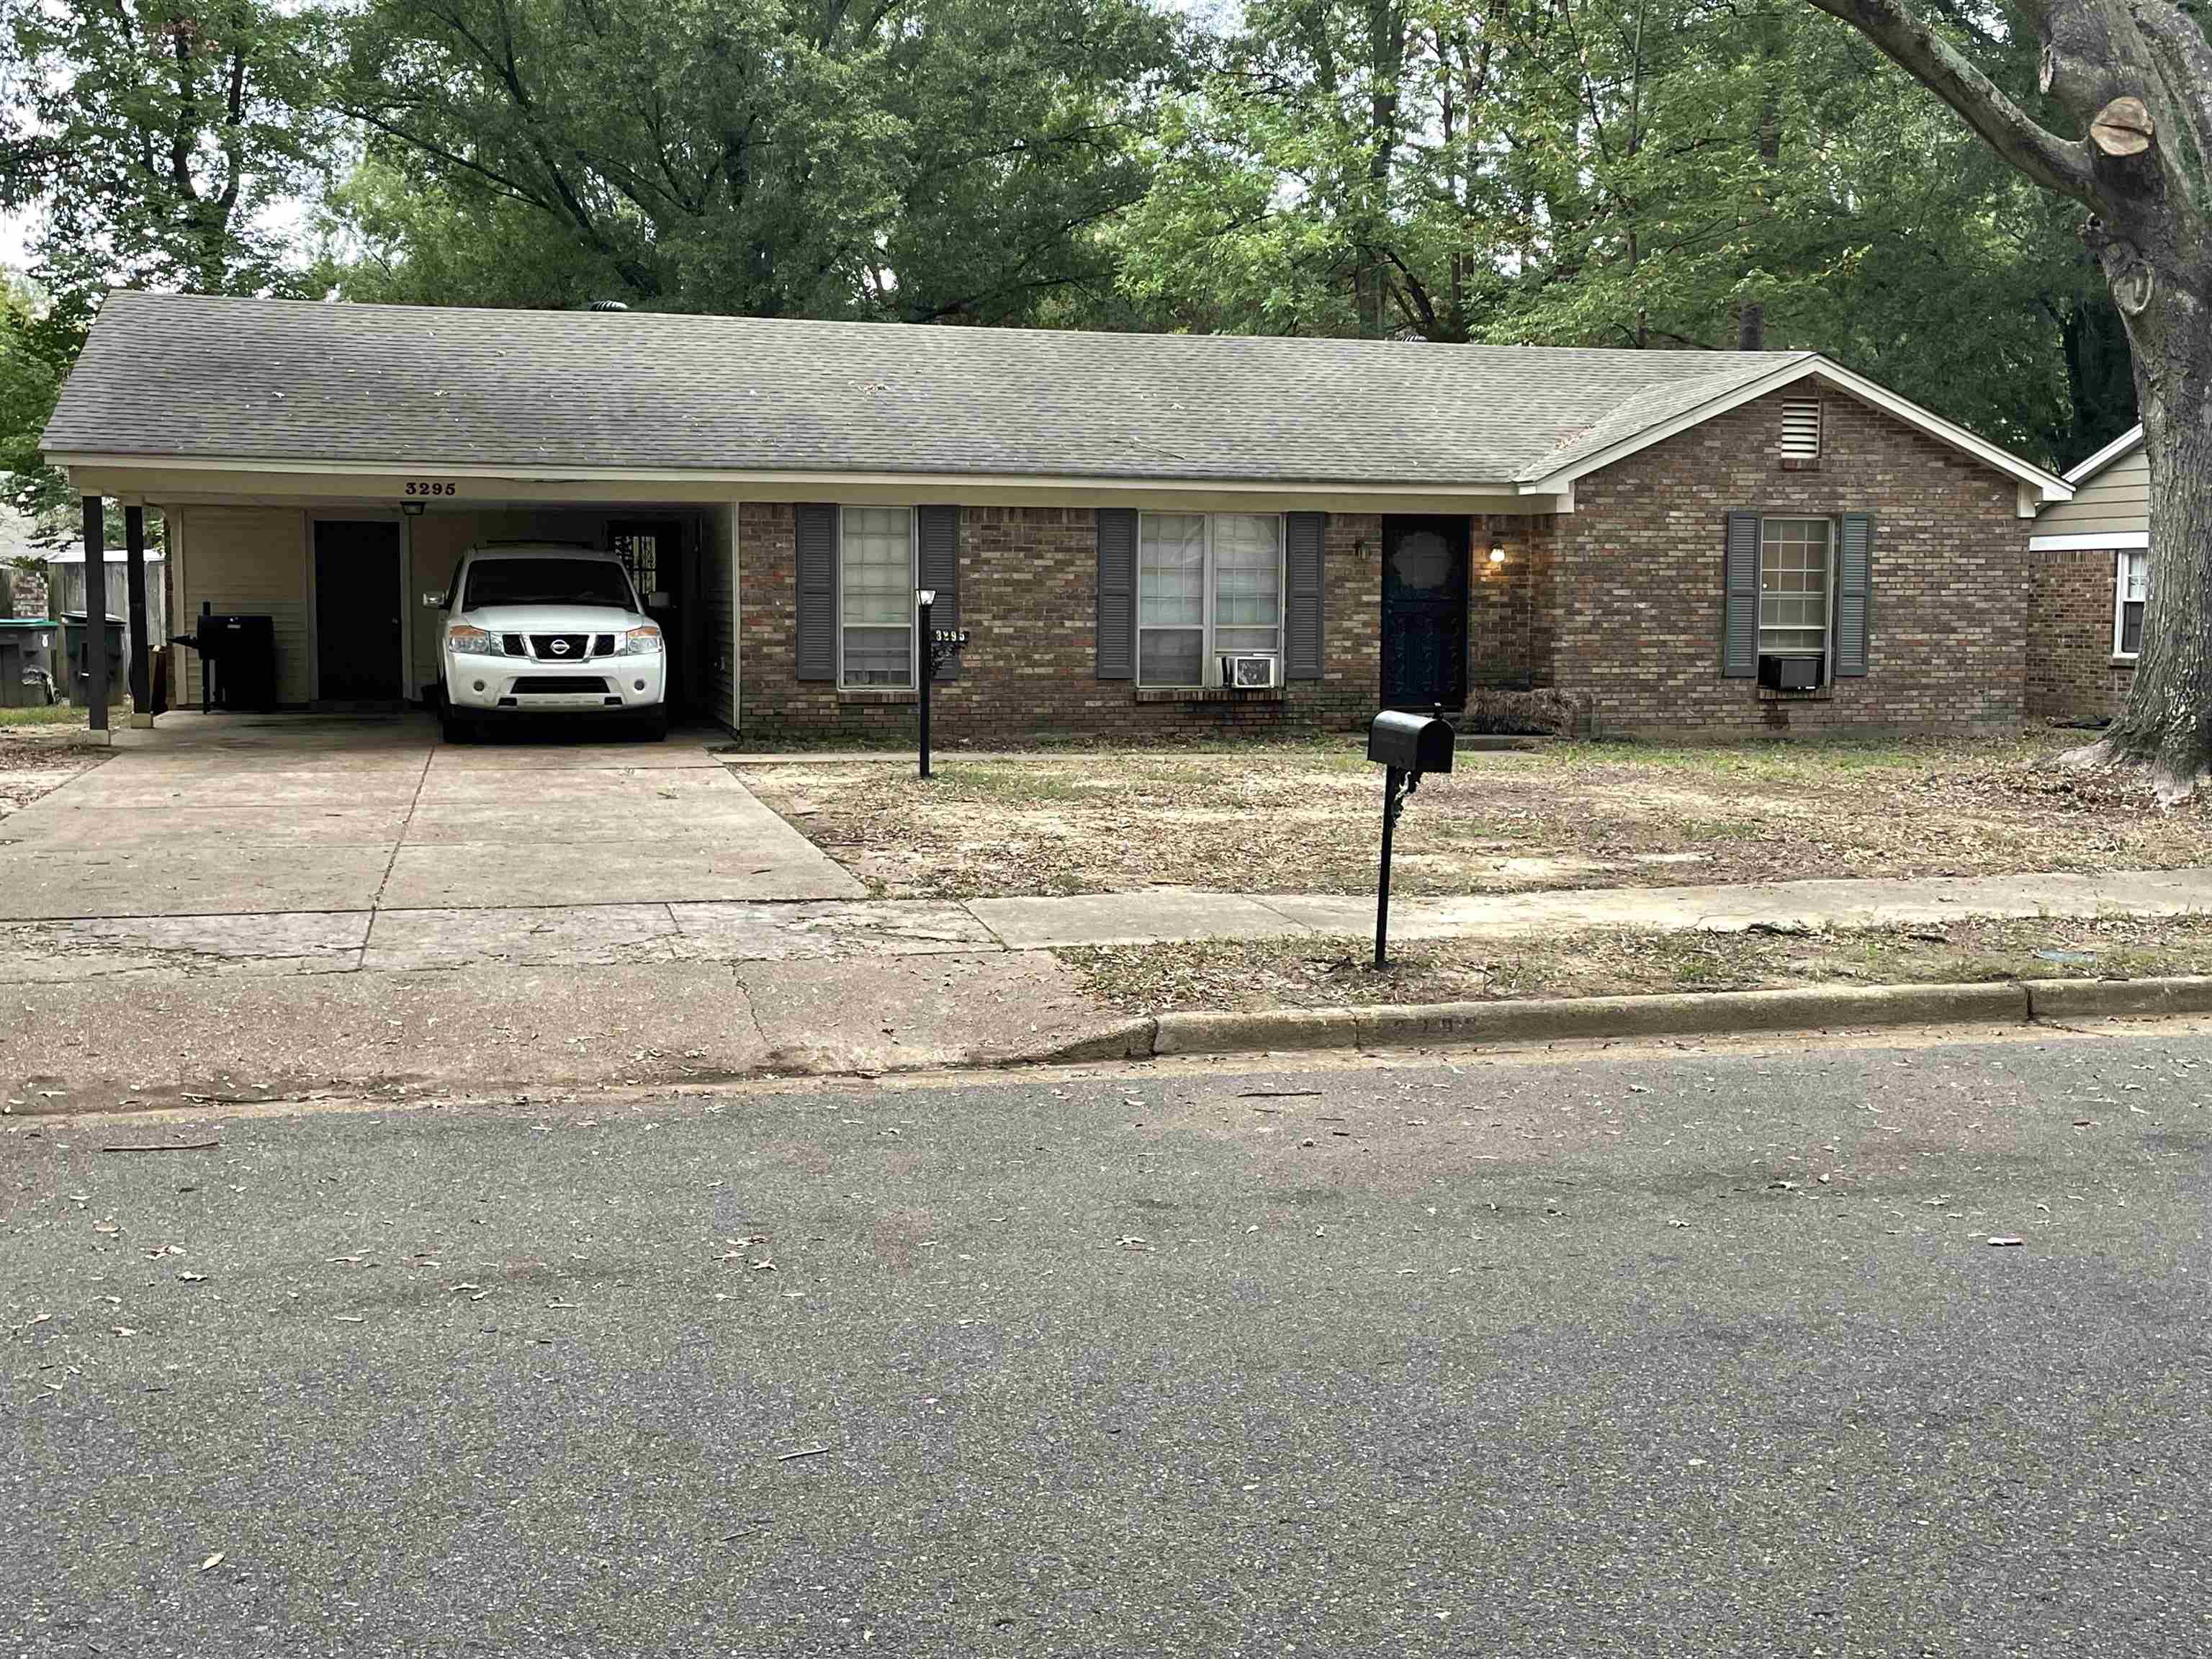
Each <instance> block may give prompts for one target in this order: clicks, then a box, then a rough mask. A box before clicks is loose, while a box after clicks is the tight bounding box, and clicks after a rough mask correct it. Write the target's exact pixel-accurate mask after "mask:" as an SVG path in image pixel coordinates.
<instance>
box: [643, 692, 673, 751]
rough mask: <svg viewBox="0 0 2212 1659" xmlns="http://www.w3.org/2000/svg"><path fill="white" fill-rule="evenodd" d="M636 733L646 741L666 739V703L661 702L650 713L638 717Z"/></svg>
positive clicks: (663, 741)
mask: <svg viewBox="0 0 2212 1659" xmlns="http://www.w3.org/2000/svg"><path fill="white" fill-rule="evenodd" d="M637 734H638V736H639V737H640V738H643V739H644V740H645V741H646V742H647V743H665V742H667V741H668V705H667V704H666V703H665V702H664V703H661V704H659V705H658V706H657V707H655V708H653V711H652V712H651V713H650V714H641V715H640V716H639V717H638V722H637Z"/></svg>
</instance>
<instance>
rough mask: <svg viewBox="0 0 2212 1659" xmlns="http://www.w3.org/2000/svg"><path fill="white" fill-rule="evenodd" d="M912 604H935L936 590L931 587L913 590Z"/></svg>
mask: <svg viewBox="0 0 2212 1659" xmlns="http://www.w3.org/2000/svg"><path fill="white" fill-rule="evenodd" d="M914 602H915V604H916V605H935V604H936V603H937V590H936V589H935V588H933V587H917V588H915V590H914Z"/></svg>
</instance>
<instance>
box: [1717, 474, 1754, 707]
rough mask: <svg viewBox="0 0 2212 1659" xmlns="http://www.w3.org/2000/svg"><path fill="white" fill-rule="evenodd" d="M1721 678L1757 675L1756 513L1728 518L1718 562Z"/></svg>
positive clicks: (1737, 514) (1732, 514) (1736, 678)
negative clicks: (1719, 562)
mask: <svg viewBox="0 0 2212 1659" xmlns="http://www.w3.org/2000/svg"><path fill="white" fill-rule="evenodd" d="M1721 565H1722V573H1721V587H1722V605H1721V678H1723V679H1730V680H1747V679H1750V678H1753V676H1755V675H1756V674H1757V673H1758V672H1759V514H1758V513H1729V515H1728V538H1727V540H1726V542H1725V543H1724V544H1723V555H1722V559H1721Z"/></svg>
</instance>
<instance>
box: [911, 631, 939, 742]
mask: <svg viewBox="0 0 2212 1659" xmlns="http://www.w3.org/2000/svg"><path fill="white" fill-rule="evenodd" d="M914 603H915V611H916V613H917V615H918V617H919V619H920V624H921V625H920V632H921V652H920V653H919V654H920V656H921V775H922V776H924V777H925V778H926V777H927V776H928V775H929V683H930V682H931V681H932V680H933V679H935V678H937V633H936V630H935V629H933V628H931V627H930V625H929V612H930V610H931V607H933V605H936V603H937V590H936V589H935V588H933V587H917V588H915V590H914Z"/></svg>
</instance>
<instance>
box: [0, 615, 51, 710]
mask: <svg viewBox="0 0 2212 1659" xmlns="http://www.w3.org/2000/svg"><path fill="white" fill-rule="evenodd" d="M54 632H55V624H54V623H53V621H52V618H51V617H0V708H44V707H45V706H46V704H48V703H50V702H52V701H53V700H54V698H55V696H56V695H57V693H56V692H55V690H54V680H53V674H54Z"/></svg>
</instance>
